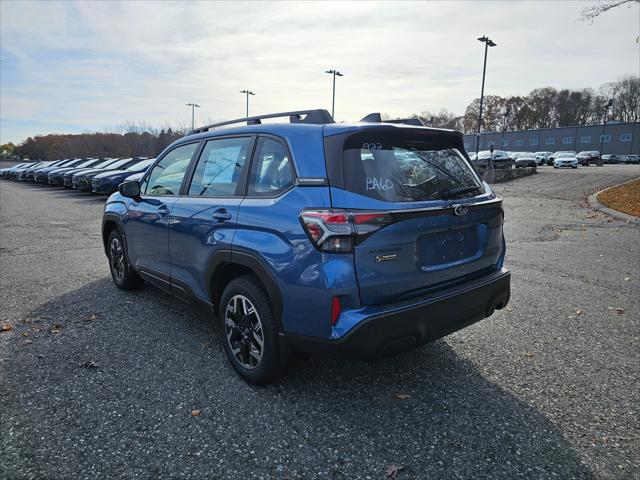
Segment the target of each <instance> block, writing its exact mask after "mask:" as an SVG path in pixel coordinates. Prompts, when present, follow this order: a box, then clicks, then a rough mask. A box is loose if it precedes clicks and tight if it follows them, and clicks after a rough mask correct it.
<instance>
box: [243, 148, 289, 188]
mask: <svg viewBox="0 0 640 480" xmlns="http://www.w3.org/2000/svg"><path fill="white" fill-rule="evenodd" d="M292 183H293V166H292V165H291V159H290V158H289V155H288V154H287V149H286V148H285V147H284V145H283V144H282V143H281V142H278V141H276V140H273V139H271V138H266V137H261V138H260V139H259V140H258V146H257V148H256V153H255V155H254V157H253V163H252V164H251V175H250V176H249V195H258V196H274V195H278V194H279V193H280V192H283V191H284V190H286V189H287V188H289V187H290V186H291V184H292Z"/></svg>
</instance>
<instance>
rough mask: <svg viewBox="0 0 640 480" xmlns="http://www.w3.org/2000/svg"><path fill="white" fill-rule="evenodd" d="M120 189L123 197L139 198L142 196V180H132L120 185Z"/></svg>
mask: <svg viewBox="0 0 640 480" xmlns="http://www.w3.org/2000/svg"><path fill="white" fill-rule="evenodd" d="M118 191H119V192H120V195H122V196H123V197H129V198H138V197H139V196H140V182H138V181H137V180H131V181H129V182H123V183H121V184H120V185H118Z"/></svg>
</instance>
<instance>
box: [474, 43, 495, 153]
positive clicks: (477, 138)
mask: <svg viewBox="0 0 640 480" xmlns="http://www.w3.org/2000/svg"><path fill="white" fill-rule="evenodd" d="M478 41H480V42H483V43H484V64H483V66H482V89H481V90H480V112H479V114H478V130H477V131H476V159H477V158H478V150H479V149H480V128H481V127H482V104H483V102H484V77H485V74H486V73H487V50H489V47H495V46H496V45H497V44H496V43H494V42H493V40H491V39H490V38H489V37H487V36H486V35H483V36H482V37H480V38H478Z"/></svg>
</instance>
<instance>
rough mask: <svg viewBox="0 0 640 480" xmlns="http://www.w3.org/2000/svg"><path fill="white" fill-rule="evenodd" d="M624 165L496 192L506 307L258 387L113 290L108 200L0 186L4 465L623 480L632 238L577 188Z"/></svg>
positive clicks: (633, 284)
mask: <svg viewBox="0 0 640 480" xmlns="http://www.w3.org/2000/svg"><path fill="white" fill-rule="evenodd" d="M639 174H640V169H639V168H638V167H637V166H632V165H621V166H617V165H607V166H605V167H589V168H579V169H578V170H562V171H557V170H554V169H553V168H551V167H543V168H541V169H540V173H539V174H537V175H534V176H531V177H526V178H523V179H520V180H517V181H513V182H509V183H505V184H501V185H497V186H496V187H495V189H496V190H497V191H498V192H499V193H500V194H501V195H503V197H504V198H505V209H506V223H505V231H506V235H507V241H508V253H507V260H506V266H507V267H508V268H510V269H511V270H512V274H513V277H512V288H513V291H512V300H511V303H510V306H509V308H507V309H505V310H502V311H500V312H497V313H496V314H495V315H494V316H493V317H491V318H490V319H487V320H484V321H482V322H480V323H478V324H476V325H474V326H472V327H469V328H468V329H465V330H463V331H461V332H458V333H456V334H454V335H451V336H449V337H447V338H445V339H444V340H440V341H438V342H435V343H433V344H430V345H428V346H426V347H424V348H421V349H419V350H417V351H414V352H411V353H407V354H404V355H400V356H397V357H394V358H391V359H386V360H383V361H379V362H375V363H364V362H357V361H350V360H344V359H313V360H312V361H310V360H301V361H300V362H298V363H297V364H296V365H295V366H294V367H293V368H292V371H291V372H290V374H289V375H288V376H287V377H286V378H285V379H283V380H282V381H281V382H280V383H278V384H277V385H275V386H271V387H268V388H255V387H251V386H248V385H247V384H245V383H244V382H243V381H242V380H241V379H240V378H239V377H237V375H236V374H235V373H234V371H233V370H232V368H231V367H230V366H229V365H228V362H227V360H226V358H225V357H224V352H223V351H222V345H221V343H220V332H219V330H218V329H217V328H215V327H214V326H213V324H212V322H211V318H210V317H211V316H210V314H209V313H208V312H206V311H204V310H201V309H199V308H196V307H192V306H189V305H186V304H183V303H180V302H179V301H178V300H176V299H173V298H170V297H167V296H165V295H164V294H163V293H162V292H161V291H159V290H157V289H155V288H153V287H150V286H148V287H145V288H144V289H142V290H141V291H138V292H135V293H128V292H122V291H119V290H117V289H116V288H115V287H114V286H113V285H112V282H111V278H110V276H109V270H108V266H107V262H106V258H105V256H104V252H103V249H102V244H101V236H100V222H101V213H102V205H103V203H104V197H96V196H92V195H90V194H85V193H79V192H69V191H64V190H63V189H60V188H51V187H47V186H38V185H29V184H18V183H13V182H6V181H3V182H0V273H1V277H0V288H1V291H2V296H1V299H2V304H1V305H0V308H1V311H2V321H3V322H7V323H8V324H9V325H11V327H12V329H11V330H10V331H8V332H2V333H0V402H2V406H3V407H2V409H0V477H2V478H100V477H105V476H107V475H110V476H125V477H127V478H157V477H159V476H165V477H168V478H217V477H221V476H229V477H240V476H241V475H243V476H245V477H248V478H260V477H264V478H291V479H294V478H316V477H320V478H367V477H370V478H384V477H385V468H387V467H389V466H391V465H397V466H403V467H404V469H403V470H401V471H399V473H398V478H509V479H511V478H518V477H524V478H591V477H596V478H633V477H636V476H638V474H639V473H640V466H639V464H638V458H640V438H639V436H638V435H639V433H638V432H639V431H640V423H639V412H638V405H640V394H639V392H640V368H639V367H640V365H639V364H638V363H639V362H638V341H639V338H640V330H639V328H638V327H639V318H640V310H639V305H638V292H639V289H640V279H639V277H638V272H639V266H640V265H639V253H638V251H639V250H640V246H639V241H638V240H639V232H638V227H637V226H633V225H630V224H625V223H624V222H622V221H619V220H614V219H611V218H609V217H607V216H605V215H603V214H601V213H598V212H594V211H593V210H591V209H589V208H587V206H586V201H585V198H586V196H587V195H588V194H590V193H593V192H594V191H596V190H599V189H602V188H604V187H606V186H610V185H614V184H617V183H621V182H623V181H626V180H629V179H631V178H633V177H634V176H638V175H639ZM196 410H198V411H199V414H197V412H194V411H196ZM194 414H195V415H194Z"/></svg>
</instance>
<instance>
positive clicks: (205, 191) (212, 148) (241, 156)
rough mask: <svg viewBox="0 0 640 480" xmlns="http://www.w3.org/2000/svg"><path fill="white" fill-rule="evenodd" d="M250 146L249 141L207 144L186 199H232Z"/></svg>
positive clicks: (222, 139) (238, 140)
mask: <svg viewBox="0 0 640 480" xmlns="http://www.w3.org/2000/svg"><path fill="white" fill-rule="evenodd" d="M250 146H251V138H250V137H239V138H221V139H218V140H209V141H208V142H207V144H206V145H205V146H204V149H203V150H202V155H200V159H199V160H198V165H197V166H196V171H195V172H194V174H193V179H192V180H191V186H190V187H189V195H196V196H204V197H233V196H234V195H235V194H236V187H237V185H238V181H239V180H240V174H241V173H242V168H243V167H244V164H245V162H246V161H247V155H248V153H249V147H250Z"/></svg>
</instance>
